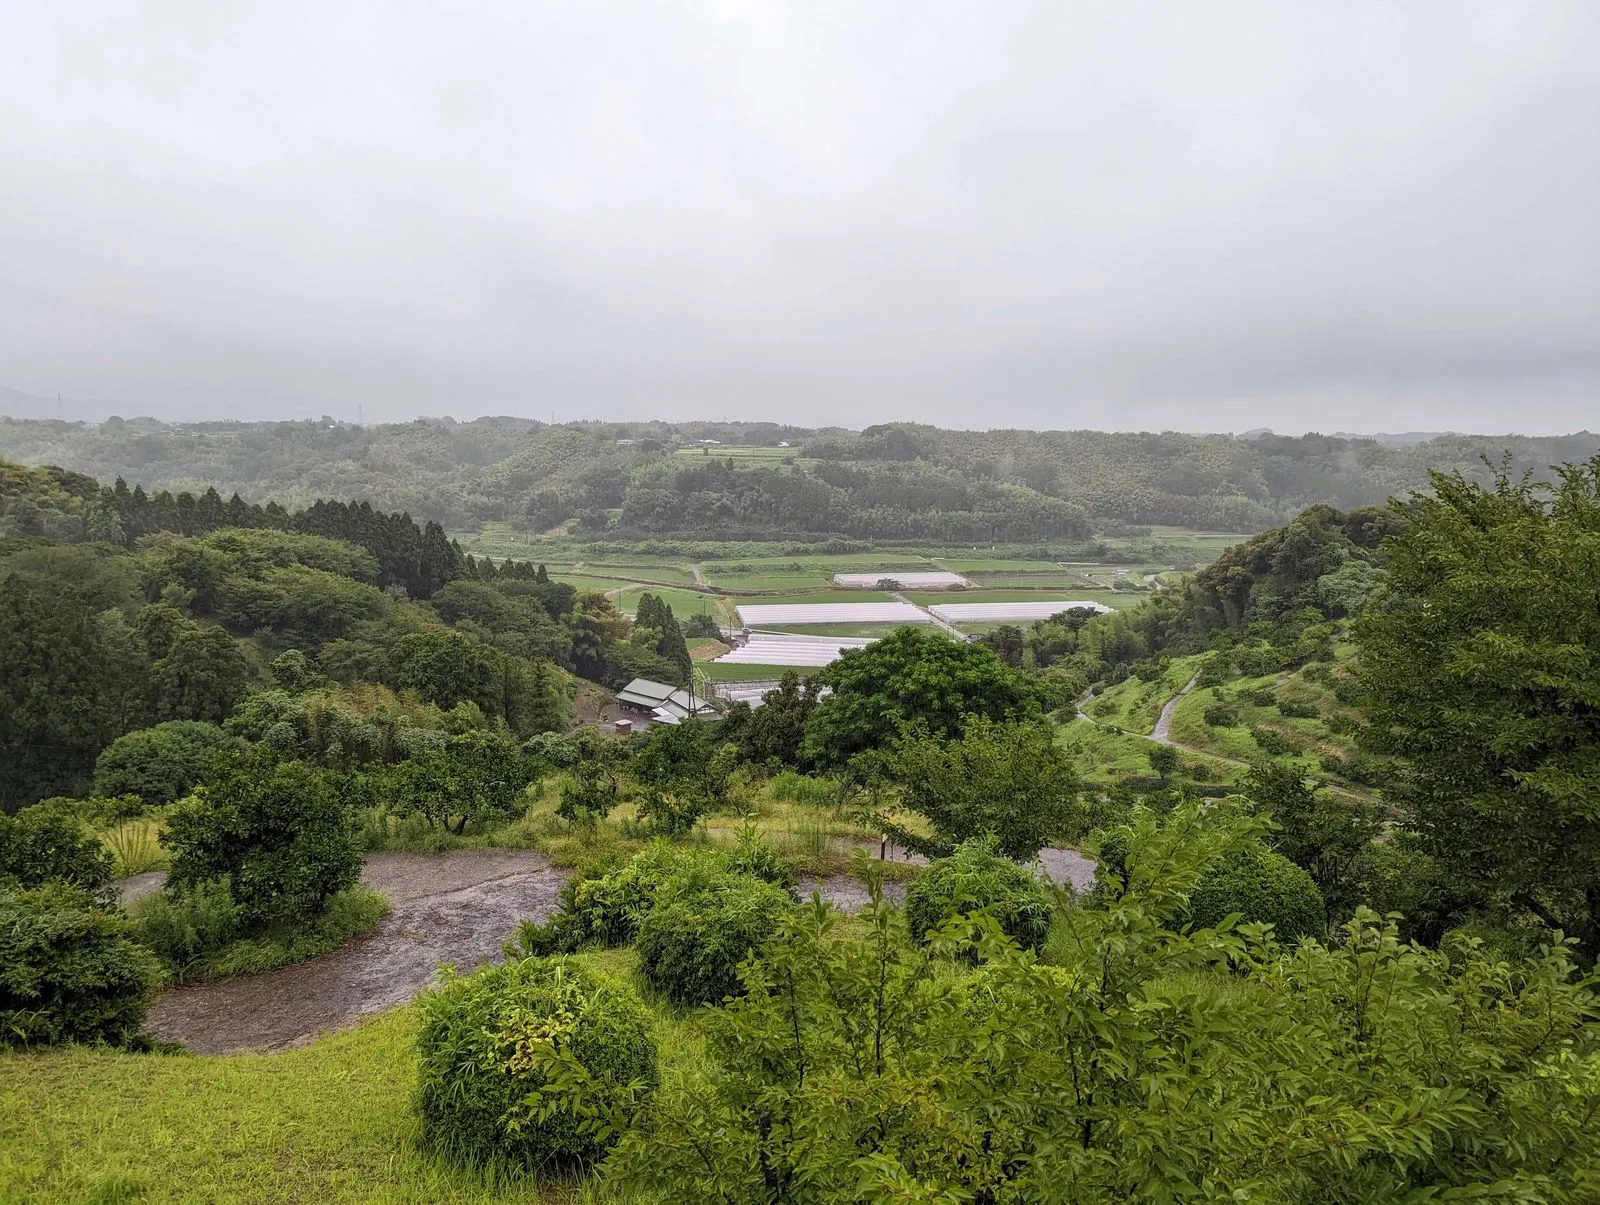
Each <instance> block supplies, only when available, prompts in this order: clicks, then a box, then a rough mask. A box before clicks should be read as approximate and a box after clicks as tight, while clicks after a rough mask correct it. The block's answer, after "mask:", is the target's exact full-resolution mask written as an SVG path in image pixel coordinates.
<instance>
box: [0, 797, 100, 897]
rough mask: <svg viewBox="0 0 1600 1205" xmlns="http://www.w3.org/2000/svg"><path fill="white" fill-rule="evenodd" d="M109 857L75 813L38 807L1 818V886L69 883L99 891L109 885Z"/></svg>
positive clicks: (1, 816) (38, 804)
mask: <svg viewBox="0 0 1600 1205" xmlns="http://www.w3.org/2000/svg"><path fill="white" fill-rule="evenodd" d="M111 871H112V861H111V855H110V853H108V852H107V851H106V848H105V847H104V846H103V845H102V844H101V843H100V841H99V840H98V839H97V838H96V837H95V835H94V834H93V833H91V832H89V830H88V829H86V828H85V827H84V826H83V824H82V822H81V821H79V820H78V818H77V817H76V816H74V815H73V814H72V813H71V812H68V811H66V810H64V809H63V808H60V807H58V806H55V805H54V804H50V803H36V804H34V805H33V806H32V807H27V808H23V809H22V810H21V811H20V812H18V813H17V814H16V815H15V816H6V815H0V884H4V883H6V882H8V881H9V882H12V883H14V884H16V885H19V886H21V887H24V888H28V887H40V886H43V885H44V884H45V883H52V882H57V883H71V884H73V885H74V886H76V887H80V888H82V889H83V890H85V891H98V890H99V889H100V888H102V887H104V886H105V885H106V884H107V883H109V882H110V881H111Z"/></svg>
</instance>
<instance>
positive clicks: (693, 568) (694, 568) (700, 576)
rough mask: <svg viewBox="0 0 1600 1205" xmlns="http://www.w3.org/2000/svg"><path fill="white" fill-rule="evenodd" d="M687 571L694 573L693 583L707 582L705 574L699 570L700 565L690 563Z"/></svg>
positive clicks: (700, 584) (701, 583)
mask: <svg viewBox="0 0 1600 1205" xmlns="http://www.w3.org/2000/svg"><path fill="white" fill-rule="evenodd" d="M689 572H690V573H692V574H694V584H695V585H697V586H704V585H707V584H708V583H707V582H706V575H705V574H704V573H702V572H700V566H699V565H690V566H689Z"/></svg>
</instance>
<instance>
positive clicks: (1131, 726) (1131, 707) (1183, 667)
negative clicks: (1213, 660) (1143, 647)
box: [1084, 657, 1201, 735]
mask: <svg viewBox="0 0 1600 1205" xmlns="http://www.w3.org/2000/svg"><path fill="white" fill-rule="evenodd" d="M1200 661H1201V658H1199V657H1179V658H1177V659H1176V660H1174V661H1173V662H1172V663H1171V664H1170V665H1169V666H1168V667H1167V670H1166V672H1165V673H1164V674H1162V676H1161V677H1159V678H1157V679H1155V680H1154V681H1152V682H1146V681H1144V680H1143V679H1141V678H1137V677H1135V678H1129V679H1128V680H1127V681H1125V682H1119V683H1118V684H1117V685H1115V686H1110V687H1107V688H1106V689H1105V690H1104V691H1102V692H1101V693H1100V694H1098V695H1096V696H1095V697H1094V698H1093V699H1091V700H1090V701H1089V703H1088V705H1087V706H1086V707H1085V708H1084V710H1086V711H1087V712H1088V713H1089V714H1090V715H1092V716H1093V717H1094V718H1095V719H1097V720H1099V721H1100V722H1101V723H1102V724H1109V725H1111V726H1113V727H1116V728H1122V729H1124V730H1126V731H1128V732H1136V733H1140V734H1142V735H1149V734H1150V733H1151V732H1152V731H1154V730H1155V726H1156V720H1157V718H1158V717H1159V716H1160V715H1161V709H1162V708H1163V707H1164V706H1166V703H1167V700H1169V699H1171V698H1172V696H1173V695H1175V694H1177V693H1178V692H1179V691H1180V690H1182V689H1183V687H1184V684H1185V683H1186V682H1188V681H1189V679H1190V678H1192V677H1194V675H1195V671H1196V670H1198V669H1199V668H1200Z"/></svg>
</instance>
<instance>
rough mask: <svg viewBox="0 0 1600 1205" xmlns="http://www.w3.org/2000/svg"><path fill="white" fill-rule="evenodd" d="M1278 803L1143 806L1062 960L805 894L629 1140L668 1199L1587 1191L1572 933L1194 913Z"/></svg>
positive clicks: (1587, 1058) (639, 1172)
mask: <svg viewBox="0 0 1600 1205" xmlns="http://www.w3.org/2000/svg"><path fill="white" fill-rule="evenodd" d="M1252 839H1254V838H1253V837H1252V827H1251V825H1249V824H1247V823H1240V822H1239V821H1238V820H1237V819H1236V818H1235V817H1234V816H1233V815H1232V814H1231V813H1229V812H1227V811H1225V810H1222V811H1218V810H1213V811H1211V812H1210V813H1208V812H1206V811H1205V810H1203V809H1201V808H1200V807H1199V806H1197V805H1187V806H1185V807H1183V808H1181V809H1179V810H1176V811H1174V812H1173V815H1172V817H1171V819H1170V820H1169V821H1168V822H1167V823H1166V824H1165V825H1160V824H1157V823H1156V821H1155V819H1154V817H1153V816H1152V815H1151V814H1149V813H1144V814H1143V815H1142V816H1141V817H1139V818H1138V819H1137V820H1136V822H1135V824H1134V826H1133V827H1132V829H1130V830H1129V831H1128V833H1127V834H1126V843H1127V850H1128V853H1127V860H1126V868H1127V877H1126V881H1125V882H1124V883H1122V884H1121V885H1120V886H1119V887H1118V888H1117V889H1116V890H1115V891H1114V892H1113V893H1112V894H1111V895H1110V897H1109V898H1108V899H1107V901H1106V904H1105V906H1104V907H1103V908H1094V909H1082V910H1075V911H1071V912H1068V913H1066V914H1064V916H1063V920H1064V922H1065V923H1067V924H1068V925H1069V928H1070V937H1069V939H1067V940H1064V941H1062V942H1060V943H1059V945H1058V946H1054V947H1052V955H1053V957H1052V959H1051V961H1050V962H1049V963H1044V962H1040V961H1037V960H1036V959H1035V958H1033V957H1032V956H1031V955H1030V954H1024V953H1019V952H1017V951H1015V950H1014V948H1011V947H1009V945H1008V944H1007V943H1000V942H991V943H990V945H989V947H988V949H987V951H986V954H987V959H986V961H985V962H984V964H983V965H981V966H980V967H979V968H978V969H976V970H975V971H970V972H968V971H966V970H964V969H963V964H962V963H961V962H959V961H951V960H950V959H948V958H946V957H945V953H946V951H944V950H941V948H940V946H939V945H938V944H937V943H936V944H935V945H933V946H919V945H918V944H916V943H914V942H913V941H912V940H911V938H910V935H909V933H908V932H907V930H906V928H905V924H904V921H903V918H902V914H901V913H900V911H899V910H897V909H894V908H890V907H887V906H885V905H883V904H882V903H875V904H874V905H873V906H872V907H869V908H868V910H867V911H866V913H865V914H864V916H863V919H862V921H861V922H860V924H861V925H864V927H865V929H864V933H863V931H862V930H861V929H859V928H858V927H856V925H853V924H847V923H846V922H845V921H844V920H843V918H841V917H840V916H839V914H838V913H836V912H833V911H832V910H830V909H827V908H825V907H816V908H810V909H800V910H797V911H796V912H794V913H793V914H791V915H790V916H789V917H788V918H787V920H786V922H785V924H784V927H783V930H782V932H781V934H780V936H779V938H778V939H777V940H776V941H774V942H773V943H772V944H771V945H770V946H769V947H768V949H767V952H766V954H765V955H764V956H763V957H762V958H761V959H760V960H758V961H756V962H754V963H752V964H751V965H750V967H749V968H748V969H747V971H746V973H745V986H746V988H747V990H746V992H745V993H744V994H743V995H742V996H740V997H739V998H737V999H735V1000H734V1001H732V1002H731V1003H729V1004H728V1005H727V1006H726V1007H725V1008H723V1009H720V1010H716V1011H714V1012H711V1013H709V1014H706V1016H705V1025H706V1029H707V1031H708V1034H709V1040H710V1049H711V1053H712V1055H713V1057H714V1066H713V1068H712V1069H711V1070H709V1071H708V1072H706V1073H704V1074H701V1075H696V1076H692V1077H688V1078H687V1079H686V1080H685V1081H684V1082H683V1083H682V1084H681V1085H678V1086H676V1087H674V1088H673V1089H672V1090H671V1091H663V1092H662V1093H660V1094H658V1097H657V1101H656V1104H655V1105H654V1107H652V1109H651V1110H649V1111H648V1112H647V1113H644V1114H641V1115H640V1117H639V1118H638V1119H637V1122H636V1125H635V1127H634V1128H633V1129H632V1130H631V1131H630V1132H629V1133H628V1134H627V1135H626V1136H625V1137H624V1139H623V1141H622V1143H621V1145H620V1147H619V1148H618V1150H617V1152H616V1154H615V1155H614V1156H613V1158H612V1160H611V1161H610V1164H609V1165H608V1166H609V1170H610V1172H611V1175H612V1181H611V1182H612V1184H613V1185H614V1186H616V1187H617V1188H619V1189H625V1190H631V1191H634V1192H637V1193H640V1194H642V1195H644V1196H645V1197H646V1198H647V1199H662V1200H666V1199H671V1200H708V1199H722V1200H765V1201H800V1200H807V1201H818V1200H824V1201H846V1200H861V1199H897V1200H929V1199H966V1200H1045V1201H1078V1202H1084V1201H1087V1202H1096V1201H1106V1202H1110V1201H1127V1200H1165V1201H1177V1200H1205V1199H1218V1198H1224V1199H1228V1198H1231V1199H1238V1200H1263V1201H1265V1200H1272V1201H1346V1200H1369V1201H1380V1200H1382V1201H1393V1200H1422V1199H1430V1198H1440V1197H1443V1196H1446V1195H1449V1196H1451V1197H1456V1196H1460V1197H1463V1198H1465V1197H1472V1196H1480V1197H1483V1198H1485V1199H1496V1198H1499V1199H1519V1197H1520V1199H1527V1200H1537V1199H1543V1200H1582V1199H1586V1198H1587V1197H1589V1196H1592V1195H1593V1193H1594V1192H1595V1191H1596V1189H1597V1187H1600V1182H1597V1180H1596V1174H1597V1172H1596V1167H1597V1163H1596V1156H1597V1154H1600V1149H1597V1143H1600V1137H1597V1133H1596V1131H1595V1129H1594V1127H1593V1125H1592V1121H1593V1117H1594V1115H1595V1110H1596V1108H1597V1107H1600V1078H1597V1075H1596V1072H1597V1069H1600V1063H1597V1058H1600V1048H1597V1038H1600V1014H1597V1009H1596V1004H1595V1000H1596V997H1595V995H1594V992H1593V990H1592V985H1591V984H1590V983H1588V982H1585V981H1582V980H1579V979H1578V978H1577V977H1575V976H1574V974H1573V968H1572V965H1571V963H1570V961H1569V960H1568V959H1567V956H1566V954H1565V953H1564V952H1563V951H1561V950H1559V949H1558V950H1551V951H1547V952H1545V953H1544V954H1542V955H1541V956H1540V957H1539V958H1538V959H1537V960H1535V961H1533V962H1531V963H1529V964H1526V965H1524V966H1520V967H1515V968H1514V967H1511V966H1509V965H1506V964H1497V963H1495V962H1493V961H1490V960H1488V959H1485V958H1483V957H1482V956H1481V955H1480V954H1478V953H1477V952H1475V951H1474V950H1473V949H1472V948H1471V947H1470V946H1461V947H1459V948H1456V949H1453V950H1451V951H1450V952H1449V953H1448V954H1446V953H1434V952H1429V951H1426V950H1422V949H1419V948H1416V947H1412V946H1406V945H1402V944H1400V943H1399V942H1398V941H1397V940H1396V938H1395V935H1394V931H1393V929H1392V928H1386V927H1385V926H1384V924H1383V923H1382V922H1381V921H1380V920H1379V919H1378V918H1377V917H1376V916H1374V915H1373V914H1372V913H1370V912H1362V913H1360V914H1358V916H1357V917H1356V918H1355V919H1354V920H1353V921H1352V923H1351V924H1350V925H1349V926H1348V928H1347V929H1346V930H1345V931H1344V933H1342V934H1341V935H1340V940H1339V942H1338V943H1337V944H1335V945H1329V946H1324V945H1322V944H1320V943H1318V942H1316V941H1306V942H1303V943H1302V944H1301V945H1300V946H1299V948H1298V949H1297V950H1296V951H1295V952H1293V953H1289V952H1287V951H1286V950H1284V949H1283V948H1282V947H1280V946H1279V945H1277V944H1276V943H1275V942H1274V941H1273V939H1272V938H1271V937H1270V936H1269V935H1268V933H1267V932H1266V931H1265V930H1263V929H1262V928H1260V927H1249V926H1246V927H1245V928H1243V929H1242V930H1240V931H1237V932H1234V931H1230V930H1228V929H1226V928H1219V929H1198V930H1194V931H1190V932H1183V931H1180V930H1179V929H1177V928H1176V927H1174V924H1173V923H1172V920H1173V918H1177V917H1179V916H1181V915H1182V914H1184V912H1185V911H1186V910H1187V907H1188V899H1189V894H1190V892H1191V891H1192V890H1193V889H1194V888H1195V886H1196V884H1197V883H1198V881H1199V879H1200V878H1201V876H1202V875H1203V873H1204V871H1205V868H1206V866H1207V865H1208V864H1209V863H1210V862H1211V861H1212V860H1213V859H1214V858H1215V857H1216V856H1218V855H1219V854H1222V853H1225V852H1226V851H1227V850H1228V849H1229V848H1231V847H1232V846H1233V845H1235V844H1237V843H1238V842H1241V841H1248V840H1252Z"/></svg>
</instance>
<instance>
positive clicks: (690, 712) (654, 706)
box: [617, 678, 716, 724]
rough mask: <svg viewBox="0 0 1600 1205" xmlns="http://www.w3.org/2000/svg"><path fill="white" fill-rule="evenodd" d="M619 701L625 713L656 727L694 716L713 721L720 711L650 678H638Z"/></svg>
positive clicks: (675, 688) (684, 692) (622, 691)
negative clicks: (713, 717) (712, 717)
mask: <svg viewBox="0 0 1600 1205" xmlns="http://www.w3.org/2000/svg"><path fill="white" fill-rule="evenodd" d="M617 702H618V704H620V705H621V707H622V710H623V712H624V713H626V714H627V715H630V716H637V717H638V718H640V719H643V720H647V721H650V722H652V723H656V724H678V723H682V722H683V721H684V720H686V719H688V718H689V717H690V716H699V717H701V718H703V719H704V718H709V717H711V716H714V715H715V714H716V709H715V708H713V707H712V706H711V704H709V703H707V702H706V701H705V700H704V699H696V698H693V697H692V696H691V695H690V694H689V692H688V691H686V690H684V689H683V688H681V687H678V686H668V685H667V684H666V683H665V682H652V681H651V680H650V679H649V678H635V679H634V680H633V681H632V682H629V683H628V684H627V685H626V686H624V687H623V688H622V689H621V690H619V691H617Z"/></svg>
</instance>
